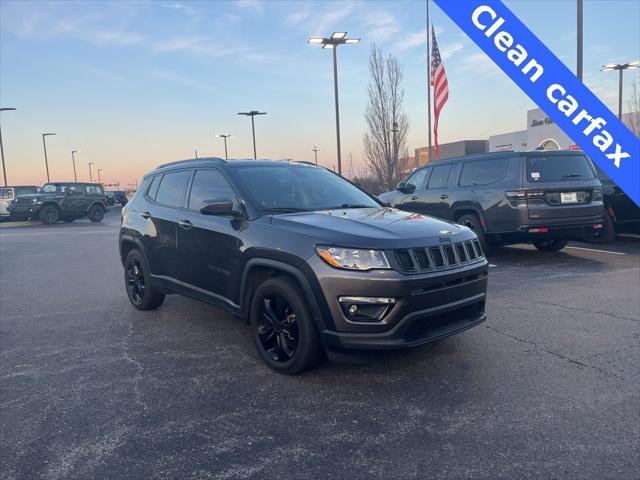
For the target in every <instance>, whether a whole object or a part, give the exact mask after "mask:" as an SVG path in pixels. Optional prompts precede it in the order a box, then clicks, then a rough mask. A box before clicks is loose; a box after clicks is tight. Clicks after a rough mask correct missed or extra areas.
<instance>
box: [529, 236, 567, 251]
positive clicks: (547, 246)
mask: <svg viewBox="0 0 640 480" xmlns="http://www.w3.org/2000/svg"><path fill="white" fill-rule="evenodd" d="M567 243H569V240H561V239H553V240H537V241H535V242H533V246H534V247H536V248H537V249H538V250H540V251H541V252H557V251H559V250H562V249H563V248H564V247H566V246H567Z"/></svg>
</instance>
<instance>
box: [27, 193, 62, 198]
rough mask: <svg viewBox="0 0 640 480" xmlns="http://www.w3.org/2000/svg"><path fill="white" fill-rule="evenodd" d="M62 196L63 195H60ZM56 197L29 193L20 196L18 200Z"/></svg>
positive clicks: (48, 194)
mask: <svg viewBox="0 0 640 480" xmlns="http://www.w3.org/2000/svg"><path fill="white" fill-rule="evenodd" d="M58 196H60V197H61V196H62V195H58ZM54 197H56V194H55V193H29V194H27V195H18V196H17V197H16V198H39V199H40V198H54Z"/></svg>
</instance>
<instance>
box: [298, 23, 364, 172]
mask: <svg viewBox="0 0 640 480" xmlns="http://www.w3.org/2000/svg"><path fill="white" fill-rule="evenodd" d="M359 41H360V39H359V38H347V32H333V34H331V37H329V38H317V37H311V38H310V39H309V40H308V41H307V43H310V44H312V45H322V48H329V49H331V50H333V90H334V96H335V102H336V137H337V146H338V174H340V175H342V154H341V153H340V109H339V107H338V59H337V56H336V50H338V45H343V44H347V45H352V44H355V43H358V42H359Z"/></svg>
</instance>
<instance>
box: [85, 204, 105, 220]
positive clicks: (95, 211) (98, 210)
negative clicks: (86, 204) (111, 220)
mask: <svg viewBox="0 0 640 480" xmlns="http://www.w3.org/2000/svg"><path fill="white" fill-rule="evenodd" d="M87 216H88V217H89V220H91V221H92V222H101V221H102V219H103V218H104V208H102V207H101V206H100V205H94V206H93V207H91V208H90V209H89V214H88V215H87Z"/></svg>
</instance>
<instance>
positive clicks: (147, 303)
mask: <svg viewBox="0 0 640 480" xmlns="http://www.w3.org/2000/svg"><path fill="white" fill-rule="evenodd" d="M124 281H125V287H126V289H127V296H128V297H129V301H130V302H131V304H132V305H133V306H134V307H136V308H137V309H138V310H153V309H156V308H158V307H159V306H160V305H162V302H164V294H163V293H160V292H158V291H157V290H156V289H155V288H154V287H153V286H152V285H150V284H149V276H148V275H147V272H146V264H145V262H144V260H143V258H142V255H141V254H140V253H139V252H138V251H137V250H135V249H134V250H132V251H131V252H129V254H128V255H127V258H126V260H125V263H124Z"/></svg>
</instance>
